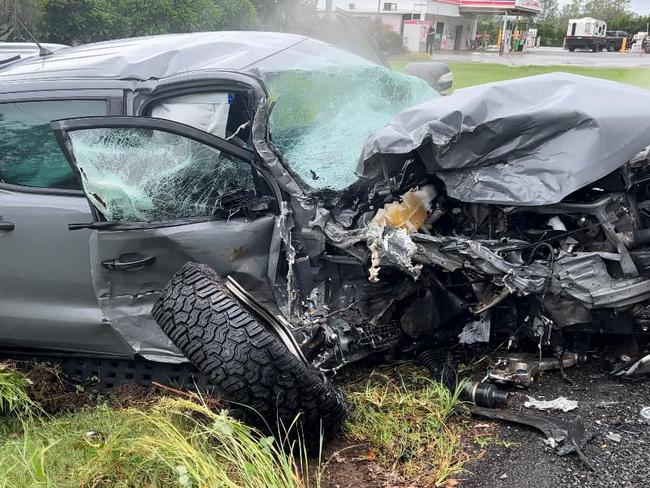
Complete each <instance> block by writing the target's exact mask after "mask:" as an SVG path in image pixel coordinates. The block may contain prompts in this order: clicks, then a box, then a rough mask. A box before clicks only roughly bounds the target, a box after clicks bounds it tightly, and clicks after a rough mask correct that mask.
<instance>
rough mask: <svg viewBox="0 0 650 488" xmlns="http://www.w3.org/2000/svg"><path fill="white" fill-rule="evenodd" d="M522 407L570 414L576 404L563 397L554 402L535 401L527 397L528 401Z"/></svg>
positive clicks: (576, 406)
mask: <svg viewBox="0 0 650 488" xmlns="http://www.w3.org/2000/svg"><path fill="white" fill-rule="evenodd" d="M524 407H527V408H536V409H537V410H562V411H563V412H570V411H571V410H575V409H576V408H578V402H577V401H575V400H569V399H568V398H565V397H563V396H561V397H558V398H556V399H555V400H536V399H534V398H533V397H530V396H529V397H528V401H526V403H524Z"/></svg>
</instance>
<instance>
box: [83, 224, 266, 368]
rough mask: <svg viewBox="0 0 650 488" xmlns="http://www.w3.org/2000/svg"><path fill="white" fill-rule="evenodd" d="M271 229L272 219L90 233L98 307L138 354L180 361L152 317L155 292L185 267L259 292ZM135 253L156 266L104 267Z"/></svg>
mask: <svg viewBox="0 0 650 488" xmlns="http://www.w3.org/2000/svg"><path fill="white" fill-rule="evenodd" d="M274 225H275V216H273V215H265V216H262V217H259V218H257V219H254V220H250V219H245V218H233V219H231V220H228V221H226V220H220V221H209V222H200V223H196V224H189V225H180V226H172V227H161V228H157V229H140V230H125V231H110V230H94V231H93V234H92V236H91V238H90V262H91V266H92V268H93V286H94V288H95V292H96V294H97V299H98V300H99V304H100V306H101V308H102V310H103V311H104V314H105V315H106V316H107V317H109V319H110V323H111V326H112V327H114V328H115V329H116V330H118V332H119V333H120V334H121V335H122V336H123V337H124V338H125V339H126V341H127V342H128V343H129V344H131V345H132V347H134V349H136V350H137V351H138V353H140V354H141V355H143V356H145V357H148V358H150V359H157V360H160V361H167V362H172V361H176V360H179V361H182V360H184V358H183V356H182V355H181V354H180V353H179V352H178V351H177V349H176V347H175V346H174V345H173V344H172V343H171V341H170V340H169V339H168V338H167V336H166V335H165V334H164V333H163V332H162V330H161V329H160V328H159V327H158V325H157V324H156V323H155V321H154V320H153V318H152V317H151V308H152V306H153V304H154V302H155V300H156V298H157V297H158V294H159V291H160V290H161V289H162V288H164V286H165V284H166V283H167V282H168V281H169V279H170V278H171V277H172V275H173V274H174V272H175V271H176V270H178V269H179V268H180V267H181V266H183V265H184V264H185V263H187V262H188V261H195V262H201V263H205V264H207V265H209V266H211V267H212V268H214V269H215V271H217V273H219V275H221V276H227V275H231V276H233V277H234V278H235V279H237V281H239V282H240V283H241V284H242V285H243V286H245V287H247V288H249V289H254V288H259V284H260V283H262V282H264V281H265V280H266V273H267V268H268V255H269V243H270V242H271V237H272V235H273V227H274ZM136 251H137V252H138V253H139V254H140V255H142V256H147V257H153V258H155V260H154V262H153V263H151V264H149V265H145V266H142V267H139V268H135V269H127V270H114V269H107V267H106V266H105V265H104V264H102V263H104V262H106V261H111V260H114V259H116V258H119V257H120V256H124V255H128V254H129V253H134V252H136ZM258 292H262V293H264V290H258Z"/></svg>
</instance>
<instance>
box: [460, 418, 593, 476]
mask: <svg viewBox="0 0 650 488" xmlns="http://www.w3.org/2000/svg"><path fill="white" fill-rule="evenodd" d="M469 411H470V413H472V415H478V416H480V417H487V418H490V419H495V420H505V421H508V422H514V423H517V424H522V425H527V426H529V427H533V428H535V429H537V430H539V431H540V432H542V434H544V436H545V437H546V439H552V442H551V443H549V445H551V446H552V447H558V451H557V453H558V455H560V456H564V455H566V454H569V453H571V452H577V453H578V455H579V456H580V458H581V459H582V460H583V461H584V462H585V463H586V464H587V465H588V466H590V467H591V464H590V463H589V461H588V460H587V458H586V457H585V456H584V453H583V452H582V449H584V447H585V446H586V445H587V442H588V441H589V439H590V438H591V436H589V435H587V434H586V432H585V426H584V424H583V423H582V422H580V421H579V420H575V421H573V422H567V421H564V420H560V419H556V418H549V417H541V416H539V415H531V414H523V413H517V412H511V411H509V410H507V409H504V410H496V409H492V408H483V407H470V409H469ZM591 469H593V467H591Z"/></svg>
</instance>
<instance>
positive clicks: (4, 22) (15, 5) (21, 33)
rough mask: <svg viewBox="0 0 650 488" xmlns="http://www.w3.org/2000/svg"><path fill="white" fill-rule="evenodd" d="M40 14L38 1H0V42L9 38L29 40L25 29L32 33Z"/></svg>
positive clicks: (40, 9)
mask: <svg viewBox="0 0 650 488" xmlns="http://www.w3.org/2000/svg"><path fill="white" fill-rule="evenodd" d="M41 12H42V8H41V5H40V3H39V1H38V0H0V41H5V40H7V39H8V38H10V37H11V38H18V39H29V40H31V38H30V36H29V34H28V33H27V32H26V31H25V28H27V29H29V31H30V32H33V31H34V30H35V29H36V24H37V23H38V20H39V18H40V16H41ZM23 26H24V27H23Z"/></svg>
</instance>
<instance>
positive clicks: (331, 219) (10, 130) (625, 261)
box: [0, 33, 650, 427]
mask: <svg viewBox="0 0 650 488" xmlns="http://www.w3.org/2000/svg"><path fill="white" fill-rule="evenodd" d="M180 46H182V47H180ZM17 87H19V88H17ZM0 88H1V89H2V91H3V93H2V94H0V97H2V102H3V103H2V105H1V106H0V127H2V130H3V134H6V136H5V138H4V142H3V143H2V144H3V145H4V146H5V149H4V156H3V159H2V160H0V179H1V181H2V183H1V184H0V216H1V220H0V246H1V247H0V252H2V254H1V256H2V260H3V262H2V266H0V284H1V285H2V288H3V293H2V296H1V297H0V300H2V304H1V305H0V327H1V331H2V332H1V334H0V340H1V341H2V348H3V350H4V351H5V352H6V354H8V355H9V354H12V355H18V354H31V355H37V356H38V355H40V356H48V357H52V355H55V354H56V355H63V356H65V357H66V361H68V363H67V364H69V365H71V366H70V368H69V369H71V370H72V371H73V372H75V371H77V372H79V373H86V374H92V375H96V376H98V377H100V378H101V381H104V382H112V383H118V382H119V381H120V380H122V379H124V378H126V379H131V380H136V381H146V380H151V379H152V378H153V377H155V376H156V374H157V372H158V371H162V370H164V369H165V367H166V366H164V365H165V364H167V365H170V364H171V365H172V366H171V367H170V369H168V370H166V371H168V372H169V374H168V377H170V378H171V379H172V380H179V381H180V380H182V376H183V371H187V370H186V369H183V368H184V366H183V364H185V363H187V362H188V361H189V363H191V365H193V366H194V367H195V368H196V369H197V370H198V371H200V372H202V373H204V374H205V376H206V377H207V379H208V380H209V382H210V383H211V384H212V385H214V386H215V387H216V388H217V390H218V391H219V393H220V394H221V395H223V396H224V397H225V398H226V399H227V400H230V401H232V402H234V403H239V404H245V405H247V406H249V407H252V408H253V409H255V410H256V411H257V412H258V413H259V414H261V418H263V419H265V420H266V421H267V422H271V423H274V422H276V421H277V420H278V418H279V419H280V420H281V421H283V422H287V423H288V422H291V420H292V419H293V418H294V416H295V415H296V414H297V413H302V414H303V415H304V416H305V419H306V422H305V425H309V426H311V427H316V426H318V425H319V420H320V421H322V425H324V426H326V427H335V426H336V425H337V424H338V423H339V421H340V420H341V418H342V417H343V415H344V413H345V402H344V400H343V397H342V395H341V393H340V392H339V391H338V389H337V388H336V387H335V385H333V383H332V378H333V377H334V376H335V374H336V372H337V371H338V370H340V369H341V368H342V367H344V366H345V365H346V364H349V363H352V362H355V361H358V360H360V359H363V358H366V357H368V356H380V357H381V356H382V355H383V356H385V357H394V356H395V355H396V354H416V353H418V352H419V351H423V350H426V349H431V348H433V347H437V346H439V345H444V344H449V343H456V342H458V341H461V342H463V343H481V342H499V341H501V342H503V341H505V342H509V344H510V348H511V349H512V350H513V351H514V350H518V349H522V350H525V349H526V348H527V347H530V346H531V345H533V346H535V347H536V349H535V350H537V346H538V347H539V351H544V352H546V353H547V354H548V355H550V356H554V355H555V356H558V357H559V358H560V359H559V361H560V362H563V358H566V357H574V356H572V355H584V354H586V353H588V352H590V351H591V350H592V349H593V348H594V347H596V346H597V345H598V344H599V343H601V344H603V345H607V343H608V339H607V338H608V337H610V336H616V337H622V338H623V340H622V342H623V343H624V346H625V348H626V349H625V350H626V351H627V352H628V353H629V354H630V355H631V357H634V356H635V355H639V356H641V353H642V352H643V347H645V346H644V344H645V342H644V340H645V334H646V333H647V329H648V322H649V321H650V310H648V303H647V300H648V298H650V277H648V271H647V269H649V266H650V253H649V251H648V246H647V244H648V243H650V231H649V230H647V229H648V228H650V192H649V191H648V188H649V187H648V186H647V181H648V178H649V177H650V170H649V166H648V164H649V163H648V160H647V158H646V156H644V155H643V154H639V153H640V152H641V150H642V149H643V148H645V147H646V146H647V145H648V144H649V143H650V136H649V135H648V134H650V131H649V129H650V119H649V118H648V117H647V114H646V113H645V109H644V107H646V106H647V102H650V93H647V92H645V91H642V90H637V89H634V88H630V87H625V86H622V85H619V84H616V83H611V82H605V81H598V80H592V79H588V78H582V77H576V76H569V75H547V76H542V77H535V78H530V79H523V80H517V81H513V82H507V83H501V84H493V85H485V86H481V87H476V88H471V89H465V90H459V91H457V92H455V93H454V94H453V95H451V96H447V97H441V96H439V95H438V94H437V93H436V92H435V91H434V90H433V89H432V88H431V86H430V85H429V84H427V83H426V82H425V81H424V80H422V79H420V78H415V77H410V76H406V75H401V74H398V73H394V72H392V71H390V70H388V69H386V68H384V67H382V66H380V65H379V64H377V63H373V62H371V61H367V60H365V59H363V58H361V57H358V56H356V55H353V54H350V53H347V52H345V51H342V50H339V49H337V48H335V47H332V46H330V45H328V44H324V43H321V42H318V41H314V40H312V39H308V38H305V37H300V36H291V35H284V34H269V33H209V34H208V33H203V34H188V35H180V36H160V37H151V38H144V39H139V40H126V41H114V42H107V43H100V44H95V45H90V46H85V47H84V46H82V47H79V48H71V49H65V50H62V51H59V52H57V53H56V54H54V55H52V56H49V57H47V58H45V59H42V58H39V59H34V60H28V61H23V62H18V63H11V64H9V65H7V66H6V67H5V68H4V69H2V70H0ZM603 93H606V94H607V96H606V97H605V96H602V94H603ZM30 117H31V118H30ZM29 121H32V122H29ZM34 121H36V122H34ZM50 121H52V122H51V123H49V122H50ZM48 123H49V124H48ZM50 129H51V132H50ZM52 134H53V135H54V138H55V139H54V138H52ZM38 138H40V139H38ZM35 141H38V142H35ZM57 143H58V146H57ZM59 148H60V149H59ZM61 154H63V155H65V158H63V156H62V155H61ZM66 160H67V161H66ZM71 358H72V359H71ZM88 358H90V359H88ZM120 360H124V361H123V362H120ZM140 360H142V361H140ZM563 364H564V363H563ZM628 366H632V362H630V364H628ZM639 367H642V366H639V365H638V364H637V369H638V368H639ZM506 370H507V368H506V369H504V371H506ZM620 371H625V372H627V370H623V369H621V370H620ZM515 373H516V371H515ZM504 374H505V373H504ZM111 378H112V379H111ZM497 379H499V378H497ZM500 379H502V380H507V379H508V378H505V377H503V378H500Z"/></svg>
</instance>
